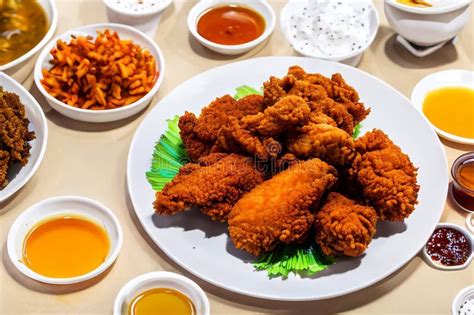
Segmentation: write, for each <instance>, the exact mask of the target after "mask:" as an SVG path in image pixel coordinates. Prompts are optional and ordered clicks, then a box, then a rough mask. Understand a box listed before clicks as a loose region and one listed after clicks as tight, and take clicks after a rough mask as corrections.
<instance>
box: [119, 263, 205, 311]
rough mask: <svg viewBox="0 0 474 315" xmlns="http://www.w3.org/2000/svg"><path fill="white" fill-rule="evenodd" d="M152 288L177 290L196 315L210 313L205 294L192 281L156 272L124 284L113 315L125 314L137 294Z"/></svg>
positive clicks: (164, 272) (179, 276)
mask: <svg viewBox="0 0 474 315" xmlns="http://www.w3.org/2000/svg"><path fill="white" fill-rule="evenodd" d="M154 288H169V289H174V290H177V291H179V292H181V293H183V294H184V295H186V296H187V297H188V298H189V299H190V300H191V301H192V303H193V304H194V306H195V308H196V314H199V315H209V314H210V313H211V310H210V306H209V300H208V298H207V296H206V293H205V292H204V291H203V290H202V289H201V288H200V287H199V286H198V285H197V284H196V283H195V282H194V281H192V280H191V279H189V278H186V277H184V276H182V275H179V274H176V273H172V272H166V271H156V272H150V273H145V274H143V275H140V276H138V277H136V278H133V279H132V280H130V281H129V282H128V283H127V284H125V285H124V286H123V287H122V289H121V290H120V291H119V293H118V294H117V297H116V298H115V302H114V311H113V314H114V315H122V314H127V310H128V306H129V304H130V303H131V302H132V300H133V299H134V298H135V297H136V296H137V295H138V294H140V293H142V292H143V291H146V290H150V289H154Z"/></svg>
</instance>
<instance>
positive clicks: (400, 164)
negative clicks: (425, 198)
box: [349, 129, 420, 221]
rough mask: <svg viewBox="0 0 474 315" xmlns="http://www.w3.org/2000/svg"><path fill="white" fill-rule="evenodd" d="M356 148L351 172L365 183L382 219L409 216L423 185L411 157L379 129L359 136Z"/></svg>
mask: <svg viewBox="0 0 474 315" xmlns="http://www.w3.org/2000/svg"><path fill="white" fill-rule="evenodd" d="M356 150H357V152H358V154H357V157H356V158H355V159H354V162H353V163H352V167H351V168H350V169H349V174H350V176H351V177H352V178H353V179H354V180H357V181H358V182H359V183H360V184H361V185H362V187H363V191H364V197H365V198H366V200H367V201H368V202H369V203H370V204H371V205H372V206H373V207H374V208H375V209H376V210H377V212H378V214H379V217H380V218H381V219H382V220H388V221H403V220H404V219H405V218H408V216H409V215H410V214H411V213H412V212H413V211H414V210H415V205H416V204H417V198H418V190H419V189H420V186H419V185H418V184H417V180H416V177H417V168H415V166H413V164H412V162H411V161H410V158H409V157H408V156H407V155H406V154H404V153H403V152H402V151H401V150H400V148H399V147H398V146H396V145H395V144H394V143H393V142H392V141H391V140H390V139H389V138H388V136H387V135H386V134H385V133H383V132H382V131H381V130H378V129H374V130H373V131H371V132H368V133H366V134H365V135H364V136H362V137H361V138H359V139H357V141H356Z"/></svg>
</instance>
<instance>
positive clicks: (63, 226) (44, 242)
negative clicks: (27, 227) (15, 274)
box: [23, 215, 110, 278]
mask: <svg viewBox="0 0 474 315" xmlns="http://www.w3.org/2000/svg"><path fill="white" fill-rule="evenodd" d="M109 250H110V240H109V236H108V234H107V232H106V231H105V229H104V228H103V227H101V226H99V225H97V224H96V223H94V222H91V221H89V220H87V219H85V218H81V217H79V216H70V215H68V216H61V217H56V218H51V219H48V220H46V221H43V222H40V223H38V224H37V225H36V226H35V227H33V228H32V229H31V231H30V232H29V233H28V235H27V236H26V238H25V241H24V243H23V262H24V264H25V265H26V266H27V267H28V268H30V269H31V270H33V271H34V272H36V273H38V274H40V275H42V276H46V277H51V278H70V277H76V276H82V275H84V274H87V273H89V272H91V271H92V270H94V269H96V268H97V267H99V266H100V265H101V264H102V263H103V262H104V261H105V260H106V258H107V256H108V254H109Z"/></svg>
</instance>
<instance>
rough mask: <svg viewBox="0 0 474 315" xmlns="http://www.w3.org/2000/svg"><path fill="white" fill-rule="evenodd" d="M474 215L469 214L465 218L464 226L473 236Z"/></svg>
mask: <svg viewBox="0 0 474 315" xmlns="http://www.w3.org/2000/svg"><path fill="white" fill-rule="evenodd" d="M473 221H474V213H469V214H468V215H467V217H466V226H467V229H468V230H469V232H471V234H474V223H473Z"/></svg>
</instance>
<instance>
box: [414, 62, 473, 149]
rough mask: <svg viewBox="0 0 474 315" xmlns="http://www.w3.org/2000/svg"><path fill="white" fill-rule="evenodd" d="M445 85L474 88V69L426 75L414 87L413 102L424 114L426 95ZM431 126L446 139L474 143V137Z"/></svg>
mask: <svg viewBox="0 0 474 315" xmlns="http://www.w3.org/2000/svg"><path fill="white" fill-rule="evenodd" d="M445 86H464V87H469V88H472V89H474V71H468V70H447V71H440V72H436V73H433V74H430V75H428V76H426V77H425V78H423V79H422V80H421V81H420V82H418V83H417V85H416V86H415V87H414V88H413V91H412V94H411V102H412V104H413V105H414V106H415V107H416V108H417V109H418V110H419V111H420V113H421V114H422V115H424V113H423V102H424V100H425V97H426V95H427V94H428V93H429V92H430V91H432V90H435V89H438V88H441V87H445ZM430 124H431V123H430ZM431 126H432V127H433V128H434V130H435V131H436V133H437V134H438V135H439V136H441V137H443V138H445V139H448V140H451V141H454V142H458V143H464V144H474V139H471V138H464V137H459V136H456V135H453V134H451V133H448V132H446V131H443V130H441V129H439V128H437V127H436V126H435V125H433V124H431Z"/></svg>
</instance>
